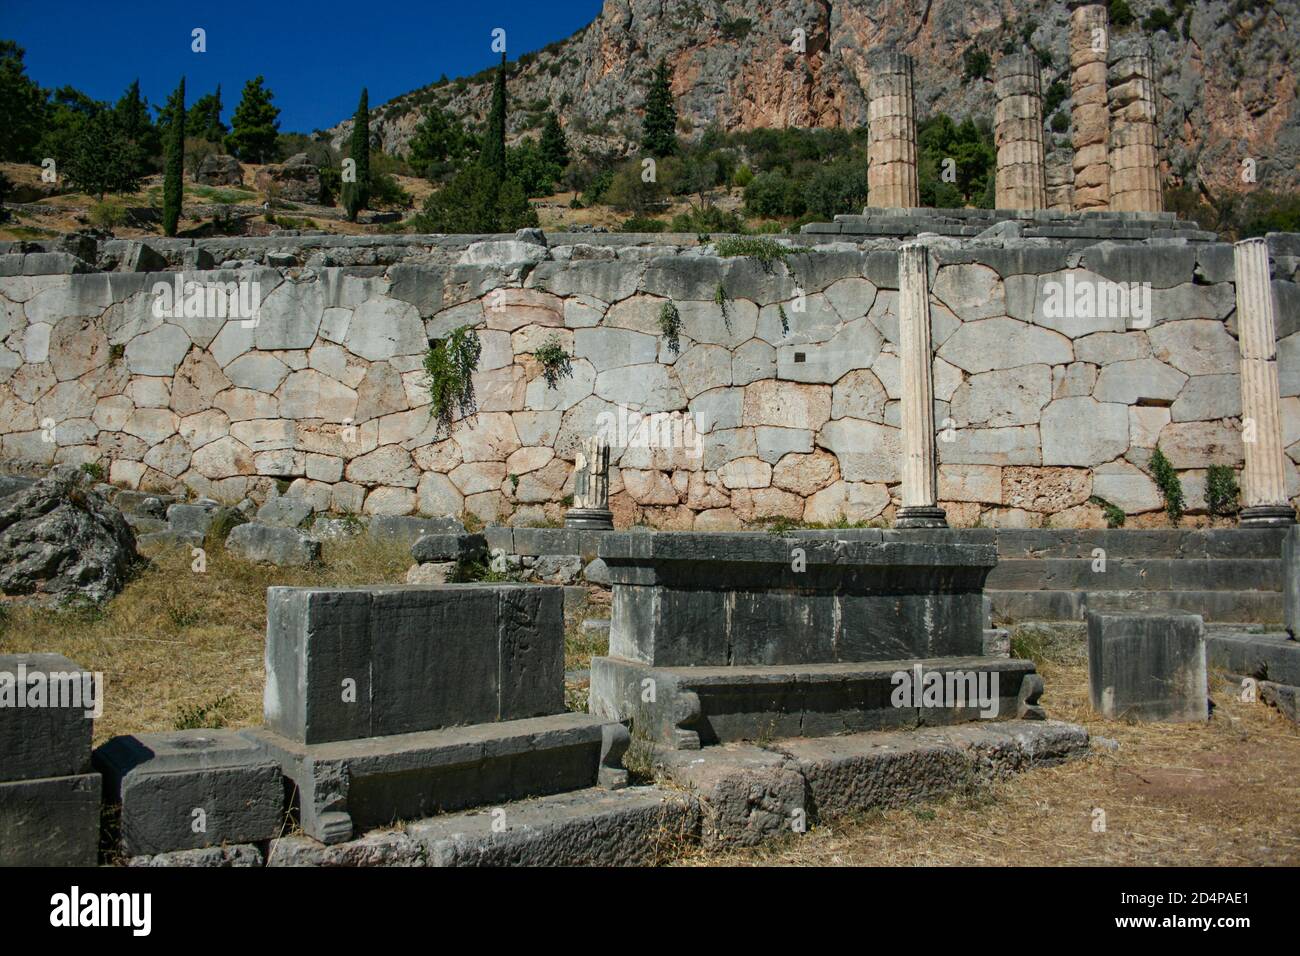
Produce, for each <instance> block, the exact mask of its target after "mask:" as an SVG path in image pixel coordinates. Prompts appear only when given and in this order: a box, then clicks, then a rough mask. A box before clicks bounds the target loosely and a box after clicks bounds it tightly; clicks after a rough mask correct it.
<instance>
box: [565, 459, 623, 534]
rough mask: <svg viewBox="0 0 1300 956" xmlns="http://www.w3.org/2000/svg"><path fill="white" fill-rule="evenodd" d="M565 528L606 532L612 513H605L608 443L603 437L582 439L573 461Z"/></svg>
mask: <svg viewBox="0 0 1300 956" xmlns="http://www.w3.org/2000/svg"><path fill="white" fill-rule="evenodd" d="M564 526H565V527H566V528H585V529H587V530H590V531H609V530H612V529H613V527H614V514H613V512H611V511H610V510H609V440H608V439H607V438H606V437H605V436H604V435H593V436H592V437H591V438H588V439H585V440H584V441H583V443H582V447H581V448H579V449H578V453H577V455H575V456H574V461H573V507H572V508H570V509H569V510H568V511H567V512H565V514H564Z"/></svg>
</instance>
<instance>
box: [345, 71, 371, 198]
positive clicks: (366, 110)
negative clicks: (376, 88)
mask: <svg viewBox="0 0 1300 956" xmlns="http://www.w3.org/2000/svg"><path fill="white" fill-rule="evenodd" d="M350 154H351V158H352V160H353V162H355V163H356V170H355V172H356V182H351V183H344V184H343V205H344V206H345V207H346V208H347V211H348V220H349V221H351V222H356V221H357V213H358V212H359V211H360V210H362V209H365V208H367V205H366V204H367V203H368V202H369V201H370V97H369V94H368V93H367V91H366V90H365V89H362V91H361V102H359V103H358V104H357V113H356V116H354V117H353V118H352V141H351V146H350Z"/></svg>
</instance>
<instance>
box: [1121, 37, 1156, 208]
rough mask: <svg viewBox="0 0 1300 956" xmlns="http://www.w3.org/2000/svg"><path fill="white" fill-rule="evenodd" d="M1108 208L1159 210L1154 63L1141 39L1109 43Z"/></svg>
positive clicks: (1149, 48) (1149, 49)
mask: <svg viewBox="0 0 1300 956" xmlns="http://www.w3.org/2000/svg"><path fill="white" fill-rule="evenodd" d="M1109 75H1110V91H1109V93H1108V94H1107V95H1108V98H1109V99H1108V102H1109V106H1110V150H1109V151H1108V153H1107V161H1108V162H1109V163H1110V208H1111V209H1117V210H1120V211H1122V212H1163V211H1164V208H1165V198H1164V192H1163V190H1162V188H1161V175H1160V152H1159V149H1158V143H1157V136H1158V133H1159V127H1158V126H1157V125H1156V84H1155V67H1154V65H1153V63H1152V59H1151V44H1150V43H1148V42H1147V41H1146V40H1145V39H1144V38H1135V39H1124V40H1116V41H1115V42H1114V43H1112V44H1111V47H1110V72H1109Z"/></svg>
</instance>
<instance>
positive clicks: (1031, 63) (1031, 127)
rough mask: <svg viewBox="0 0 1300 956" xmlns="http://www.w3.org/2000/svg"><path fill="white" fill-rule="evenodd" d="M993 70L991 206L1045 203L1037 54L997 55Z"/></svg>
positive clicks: (1038, 206)
mask: <svg viewBox="0 0 1300 956" xmlns="http://www.w3.org/2000/svg"><path fill="white" fill-rule="evenodd" d="M995 75H996V80H995V82H994V84H993V90H994V94H995V95H996V96H997V106H996V107H995V108H994V120H993V133H994V136H995V137H996V143H997V148H998V170H997V186H996V189H997V203H996V205H997V208H999V209H1045V208H1046V207H1047V181H1046V178H1045V177H1046V170H1045V162H1044V156H1043V98H1042V92H1041V88H1040V84H1039V79H1038V58H1037V57H1035V56H1033V55H1031V54H1023V53H1022V54H1016V55H1014V56H1006V57H1003V58H1002V60H1001V61H1000V62H999V63H998V67H997V72H996V74H995Z"/></svg>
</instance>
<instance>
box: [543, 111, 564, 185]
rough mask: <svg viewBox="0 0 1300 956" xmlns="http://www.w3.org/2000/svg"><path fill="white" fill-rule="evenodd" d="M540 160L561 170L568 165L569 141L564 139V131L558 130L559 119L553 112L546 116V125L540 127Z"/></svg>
mask: <svg viewBox="0 0 1300 956" xmlns="http://www.w3.org/2000/svg"><path fill="white" fill-rule="evenodd" d="M541 147H542V159H544V160H545V161H546V162H548V163H552V164H554V165H555V166H557V167H559V168H560V169H561V170H563V169H564V167H566V166H568V165H569V141H568V140H567V139H565V136H564V130H563V129H561V128H560V118H559V117H558V116H556V115H555V110H551V111H549V112H548V113H547V114H546V125H545V126H544V127H542V142H541Z"/></svg>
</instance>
